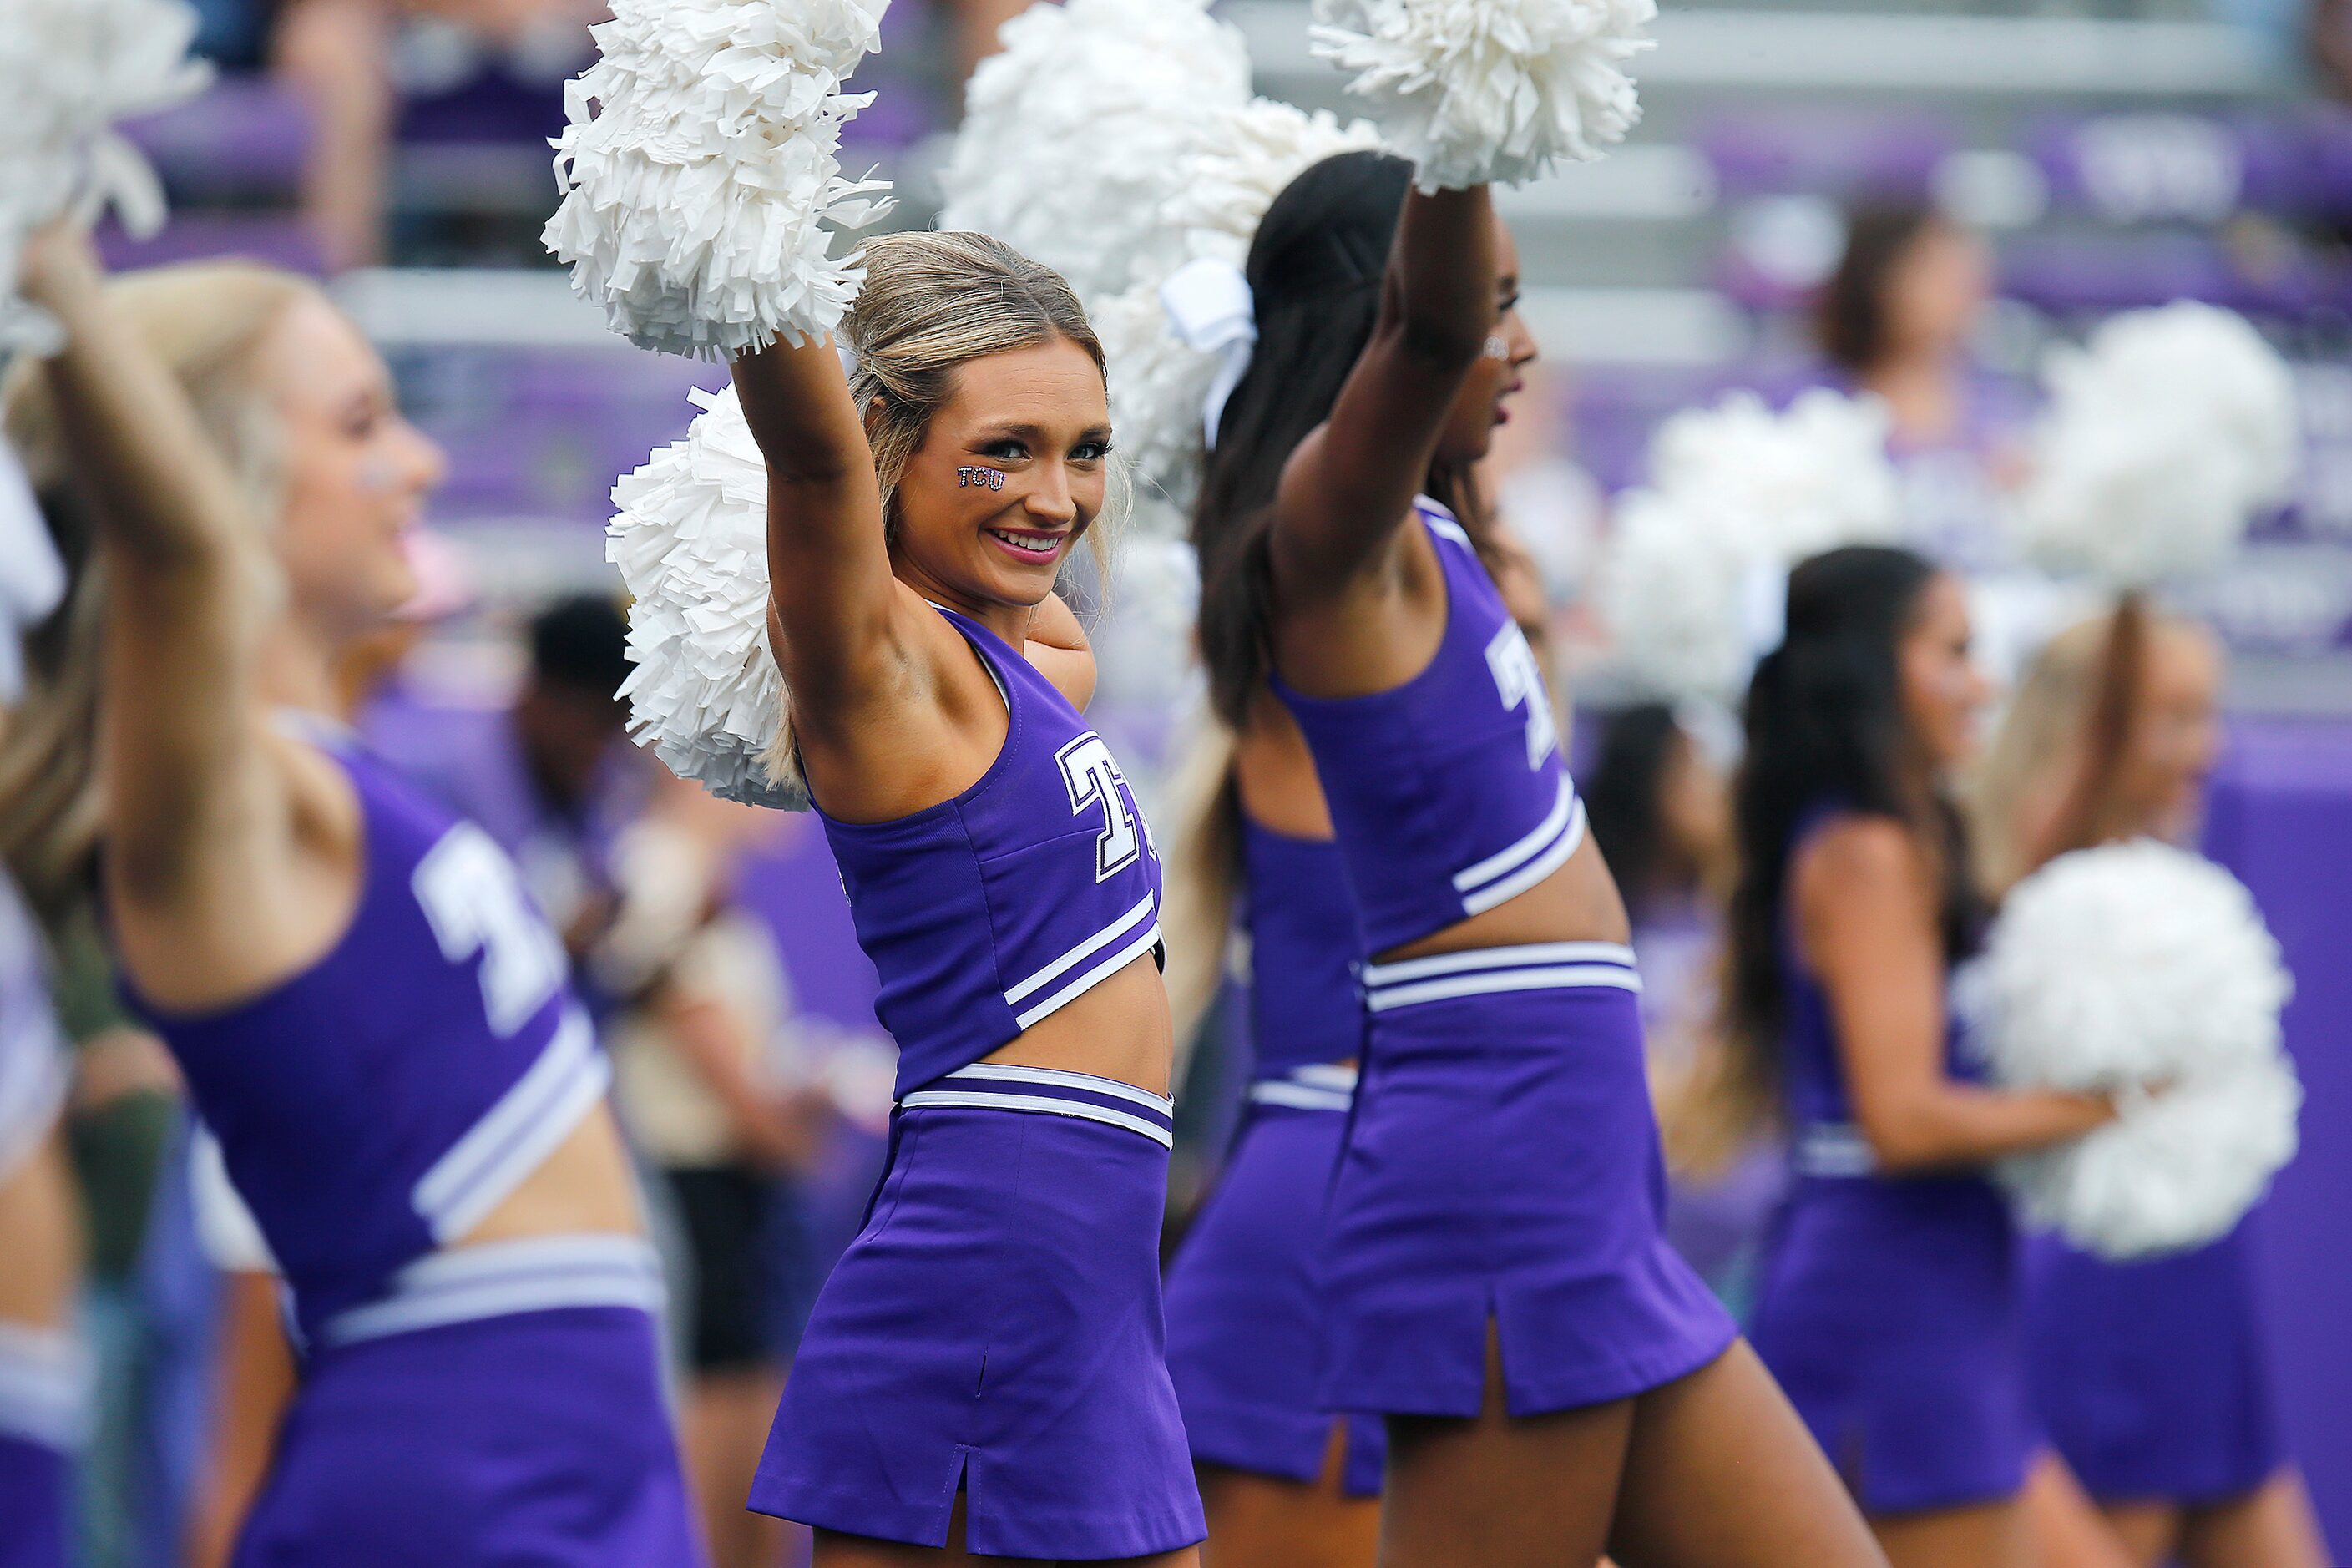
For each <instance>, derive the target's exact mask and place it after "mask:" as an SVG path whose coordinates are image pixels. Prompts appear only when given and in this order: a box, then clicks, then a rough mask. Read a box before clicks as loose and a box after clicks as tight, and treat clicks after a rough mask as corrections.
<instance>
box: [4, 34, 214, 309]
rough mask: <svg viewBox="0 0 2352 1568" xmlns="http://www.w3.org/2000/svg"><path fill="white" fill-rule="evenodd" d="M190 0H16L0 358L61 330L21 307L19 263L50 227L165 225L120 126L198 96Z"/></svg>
mask: <svg viewBox="0 0 2352 1568" xmlns="http://www.w3.org/2000/svg"><path fill="white" fill-rule="evenodd" d="M195 36H196V14H195V12H194V9H193V8H192V7H190V6H189V5H187V4H186V3H185V0H15V4H13V5H10V7H9V9H8V15H7V18H6V21H5V24H0V148H5V153H0V349H26V350H30V351H32V352H35V353H49V352H52V351H54V350H55V349H56V348H57V346H58V332H57V324H56V323H55V322H54V321H49V320H48V318H47V316H46V315H45V314H43V313H42V312H39V311H37V310H33V309H32V308H31V307H29V306H27V305H26V304H25V303H23V301H21V300H18V299H17V298H16V277H17V263H18V258H19V257H20V256H21V255H22V253H23V250H24V246H25V242H26V240H27V239H29V238H30V237H32V235H33V233H34V232H35V231H36V230H37V229H39V228H41V227H42V226H45V225H47V224H49V223H51V222H53V221H55V220H57V219H58V218H60V217H64V216H67V215H68V214H73V215H76V216H79V217H81V218H83V219H84V220H88V219H90V218H94V217H96V216H98V214H99V213H100V211H102V210H105V209H108V208H111V209H112V210H113V211H114V213H115V214H116V216H119V217H120V218H121V221H122V225H123V226H124V227H125V228H126V229H128V230H130V231H131V233H132V234H134V235H137V236H141V237H146V236H150V235H152V234H153V233H155V231H156V230H158V229H160V228H161V227H162V226H163V187H162V185H161V184H158V183H157V181H156V179H155V172H154V171H153V170H152V169H151V168H150V167H148V164H147V161H146V159H144V158H143V157H142V156H141V155H140V153H139V152H138V150H137V149H136V148H134V147H132V146H131V143H130V142H126V141H124V140H123V139H122V138H121V136H120V135H118V134H117V133H116V132H115V131H114V127H115V126H116V125H117V124H118V123H120V122H121V121H124V120H127V119H130V118H131V117H132V116H134V115H140V114H147V113H152V112H153V111H154V110H159V109H163V108H167V107H169V106H170V105H172V104H174V103H177V102H180V101H181V100H184V99H187V98H190V97H193V96H194V94H195V93H197V92H198V91H200V90H202V89H203V88H204V86H205V83H206V82H207V81H209V80H210V79H211V72H210V71H209V69H208V68H206V67H205V66H204V65H203V64H202V63H201V62H198V61H194V60H191V59H189V58H188V46H189V44H190V43H191V42H192V41H193V40H194V37H195Z"/></svg>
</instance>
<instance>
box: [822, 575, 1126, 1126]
mask: <svg viewBox="0 0 2352 1568" xmlns="http://www.w3.org/2000/svg"><path fill="white" fill-rule="evenodd" d="M940 614H941V615H943V616H947V618H948V619H949V620H950V621H951V622H953V623H954V625H955V627H956V629H957V630H958V631H961V633H962V634H963V635H964V637H965V640H967V641H968V642H970V643H971V646H972V647H973V649H974V650H975V651H976V652H977V653H978V654H979V655H980V658H981V661H982V663H983V664H985V665H986V666H987V667H988V671H989V673H990V675H992V677H994V678H995V680H996V686H997V689H998V690H999V691H1000V692H1002V693H1003V697H1004V707H1005V711H1006V714H1007V716H1008V717H1007V721H1006V726H1005V731H1004V747H1003V750H1002V751H1001V752H998V753H997V756H996V761H995V762H994V763H992V764H990V766H989V769H988V772H986V773H983V774H982V775H981V778H980V782H979V783H977V784H973V785H972V786H971V788H970V789H968V790H966V791H964V792H963V793H962V794H961V795H958V796H956V797H955V798H954V799H953V800H948V801H941V802H940V804H939V805H933V806H927V807H926V808H924V809H923V810H921V811H918V812H915V813H914V814H912V815H911V816H902V817H899V818H898V819H897V820H895V821H891V822H873V823H860V822H838V821H835V819H834V818H832V817H830V816H825V815H824V811H823V810H822V808H820V809H819V810H818V812H817V816H818V818H819V820H820V821H822V822H823V823H824V836H825V839H826V842H828V843H829V844H831V845H832V846H833V854H834V858H835V861H837V862H838V863H839V864H840V867H841V881H842V886H843V887H844V888H845V889H847V890H848V893H849V913H850V918H851V921H853V923H854V924H855V925H856V928H857V942H858V945H859V946H860V947H862V948H864V949H865V950H866V957H868V958H870V959H872V960H873V961H874V967H875V970H876V971H877V973H878V974H879V975H880V976H881V981H882V985H881V990H880V991H879V992H878V993H877V995H876V996H875V999H874V1011H875V1015H876V1016H877V1017H879V1018H880V1019H881V1021H882V1026H883V1027H884V1028H886V1029H887V1030H889V1031H890V1035H891V1037H892V1038H894V1039H896V1040H897V1041H898V1097H899V1098H900V1099H904V1098H905V1097H906V1096H907V1094H908V1092H910V1091H911V1090H914V1089H920V1088H921V1087H923V1086H924V1085H925V1084H928V1083H929V1082H930V1081H931V1080H932V1079H938V1078H943V1077H945V1076H946V1075H947V1074H949V1073H951V1072H954V1071H957V1070H958V1069H960V1068H967V1067H970V1066H971V1065H972V1064H973V1063H974V1062H977V1061H979V1060H980V1059H981V1058H983V1057H985V1056H987V1055H988V1054H989V1053H990V1052H991V1051H993V1050H995V1049H996V1048H997V1047H1000V1046H1003V1045H1005V1044H1007V1043H1008V1042H1010V1041H1012V1040H1013V1039H1014V1038H1016V1037H1018V1036H1019V1035H1020V1034H1021V1032H1022V1031H1023V1030H1024V1029H1027V1028H1028V1027H1029V1026H1031V1025H1033V1024H1035V1023H1036V1022H1037V1021H1038V1020H1040V1019H1041V1018H1044V1017H1045V1016H1048V1015H1049V1014H1052V1013H1054V1012H1055V1011H1056V1010H1057V1009H1059V1008H1061V1007H1062V1006H1064V1005H1066V1004H1068V1003H1070V1002H1072V1001H1075V1000H1076V998H1077V997H1079V996H1081V995H1083V994H1085V993H1086V992H1087V991H1088V990H1090V989H1092V988H1093V987H1094V986H1095V985H1096V984H1098V983H1099V982H1101V981H1104V980H1107V979H1108V978H1109V977H1110V976H1111V975H1113V974H1115V973H1118V971H1119V970H1121V969H1123V968H1125V967H1126V966H1127V965H1128V964H1129V963H1131V962H1132V961H1134V960H1135V959H1136V958H1138V957H1139V956H1140V955H1142V954H1143V953H1146V952H1151V951H1153V949H1155V948H1156V947H1157V946H1158V945H1159V942H1160V855H1159V851H1158V850H1156V849H1155V848H1153V847H1152V844H1151V834H1150V829H1149V828H1148V827H1146V826H1144V821H1143V813H1142V812H1141V811H1140V810H1139V809H1138V808H1137V806H1136V804H1135V795H1134V792H1133V791H1132V790H1130V789H1129V787H1128V784H1127V779H1126V777H1125V776H1124V775H1123V774H1121V773H1120V772H1119V771H1118V763H1116V762H1115V761H1113V760H1112V758H1111V754H1110V748H1109V747H1108V746H1107V745H1105V744H1104V743H1103V741H1102V738H1101V737H1100V736H1098V735H1097V734H1096V733H1095V732H1094V731H1092V730H1089V729H1088V728H1087V723H1086V721H1085V720H1084V719H1082V718H1080V717H1079V716H1078V710H1076V709H1075V708H1073V707H1071V706H1070V704H1069V701H1068V700H1067V699H1066V698H1065V697H1064V696H1063V695H1062V694H1061V693H1060V692H1059V691H1057V690H1056V689H1055V688H1054V685H1053V683H1052V682H1050V681H1048V680H1047V679H1045V677H1044V676H1043V675H1041V674H1039V673H1038V672H1037V668H1036V667H1035V666H1034V665H1032V664H1031V663H1030V662H1029V661H1028V660H1027V659H1025V658H1023V657H1021V655H1020V654H1019V653H1018V652H1016V651H1015V650H1014V649H1013V647H1010V646H1008V645H1007V644H1006V643H1005V642H1004V640H1003V638H1001V637H998V636H997V635H996V634H995V633H993V632H992V631H990V630H989V629H988V628H987V627H986V626H982V625H980V624H979V623H978V622H977V621H973V620H970V619H967V618H966V617H964V616H960V615H958V614H956V613H955V612H954V611H953V610H950V609H945V608H941V609H940Z"/></svg>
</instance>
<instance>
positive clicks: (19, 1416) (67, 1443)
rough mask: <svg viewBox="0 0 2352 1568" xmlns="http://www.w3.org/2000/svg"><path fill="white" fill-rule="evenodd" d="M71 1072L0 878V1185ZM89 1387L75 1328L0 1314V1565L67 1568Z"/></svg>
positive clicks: (29, 925) (37, 955) (51, 1122)
mask: <svg viewBox="0 0 2352 1568" xmlns="http://www.w3.org/2000/svg"><path fill="white" fill-rule="evenodd" d="M67 1078H68V1069H67V1067H66V1047H65V1037H64V1036H63V1035H62V1034H61V1033H60V1032H59V1030H58V1020H57V1015H56V1014H55V1013H53V1012H52V1011H51V1010H50V1007H49V993H48V984H47V974H46V973H45V972H44V966H43V963H42V959H41V942H40V937H39V935H38V933H37V931H36V930H35V927H34V924H33V920H32V917H31V916H30V915H29V914H28V913H27V912H26V909H25V906H24V903H23V902H22V900H19V899H18V898H17V896H16V889H15V888H14V887H13V886H11V885H10V884H9V882H8V881H7V880H6V879H5V878H0V1187H5V1185H7V1184H8V1180H9V1178H10V1177H12V1176H14V1175H16V1173H17V1172H18V1170H20V1169H21V1168H22V1167H23V1166H24V1164H25V1162H26V1160H28V1159H30V1158H31V1157H32V1155H33V1153H34V1152H35V1151H36V1150H37V1149H38V1148H39V1147H40V1146H41V1144H42V1142H43V1141H44V1140H46V1139H47V1137H48V1136H49V1131H50V1129H52V1128H53V1127H55V1126H56V1125H57V1120H58V1111H59V1110H61V1109H62V1108H63V1106H64V1104H65V1098H66V1085H67ZM89 1392H90V1391H89V1358H88V1356H87V1355H86V1354H85V1353H84V1352H83V1350H82V1348H81V1346H80V1344H79V1342H78V1341H77V1340H76V1339H75V1338H74V1337H73V1336H72V1335H71V1334H69V1333H66V1332H63V1331H58V1330H54V1329H48V1328H37V1327H35V1326H33V1325H32V1324H29V1323H14V1322H9V1321H5V1320H0V1568H64V1564H65V1563H66V1562H67V1561H68V1553H67V1537H68V1529H67V1517H68V1498H69V1494H70V1491H71V1477H72V1469H73V1458H74V1455H75V1454H76V1453H77V1452H78V1451H79V1449H80V1447H81V1443H82V1439H83V1437H84V1436H85V1435H86V1432H87V1428H88V1426H89Z"/></svg>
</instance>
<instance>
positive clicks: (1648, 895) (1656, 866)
mask: <svg viewBox="0 0 2352 1568" xmlns="http://www.w3.org/2000/svg"><path fill="white" fill-rule="evenodd" d="M1682 739H1683V731H1682V726H1681V725H1680V724H1678V723H1676V722H1675V710H1673V709H1672V708H1670V707H1668V706H1667V705H1666V704H1664V703H1663V702H1643V703H1637V704H1635V705H1634V706H1633V707H1631V708H1621V709H1619V710H1617V711H1615V712H1614V713H1610V714H1606V715H1603V716H1601V755H1600V757H1599V758H1598V760H1597V761H1595V763H1593V765H1592V768H1591V772H1589V773H1587V772H1584V771H1581V770H1580V771H1579V772H1578V773H1577V794H1579V795H1582V796H1583V797H1584V811H1585V820H1586V822H1587V823H1588V824H1589V825H1590V826H1591V833H1592V841H1593V842H1594V843H1595V844H1598V845H1599V846H1601V856H1602V858H1605V859H1606V860H1607V861H1608V862H1609V870H1610V874H1611V875H1612V876H1613V877H1615V878H1616V879H1617V886H1618V887H1619V888H1620V889H1622V891H1623V892H1624V895H1625V902H1626V904H1627V906H1628V907H1629V908H1631V909H1632V910H1633V915H1634V918H1635V919H1637V920H1638V919H1639V918H1641V914H1642V907H1643V905H1644V904H1646V903H1647V902H1648V901H1649V900H1651V899H1653V898H1655V897H1656V896H1657V894H1658V892H1659V888H1658V885H1657V884H1658V880H1659V878H1660V877H1661V876H1662V875H1664V870H1665V860H1666V845H1665V821H1664V814H1663V813H1661V812H1660V810H1659V809H1658V805H1659V802H1658V791H1659V788H1660V786H1661V785H1662V784H1664V782H1665V773H1666V770H1667V768H1669V767H1670V766H1672V765H1673V763H1674V760H1675V748H1676V747H1677V746H1679V745H1680V744H1682Z"/></svg>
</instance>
